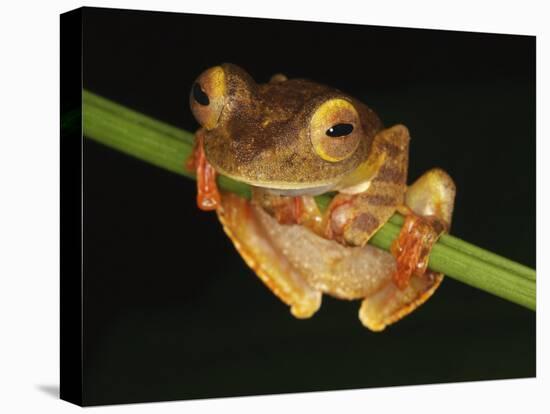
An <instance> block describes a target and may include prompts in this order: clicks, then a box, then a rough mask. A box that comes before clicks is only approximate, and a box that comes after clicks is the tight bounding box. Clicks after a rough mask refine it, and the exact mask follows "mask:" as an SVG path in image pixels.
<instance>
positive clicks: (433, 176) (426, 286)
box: [359, 169, 456, 331]
mask: <svg viewBox="0 0 550 414" xmlns="http://www.w3.org/2000/svg"><path fill="white" fill-rule="evenodd" d="M455 192H456V190H455V185H454V183H453V180H452V179H451V177H449V175H448V174H447V173H445V172H444V171H443V170H440V169H432V170H430V171H428V172H426V173H425V174H424V175H422V176H421V177H420V178H419V179H418V180H417V181H416V182H415V183H414V184H413V185H411V186H410V187H409V188H408V190H407V193H406V196H405V202H406V206H407V207H408V208H410V209H411V210H412V211H413V212H414V213H416V214H418V215H420V216H424V217H430V218H435V219H436V220H440V221H443V222H444V223H445V224H446V226H447V229H448V228H449V226H450V224H451V218H452V213H453V206H454V198H455ZM442 280H443V275H442V274H441V273H435V272H432V271H431V270H426V271H425V272H423V273H422V274H420V275H413V276H412V277H411V279H410V280H409V281H408V283H407V284H406V285H405V286H402V287H398V286H397V285H396V284H395V283H388V284H387V285H386V286H385V287H384V288H383V289H381V290H380V291H378V292H377V293H376V294H375V295H373V296H371V297H369V298H368V299H365V300H363V303H362V305H361V308H360V310H359V318H360V319H361V322H362V323H363V324H364V325H365V326H367V327H368V328H369V329H372V330H377V331H379V330H382V329H384V328H385V327H386V326H387V325H389V324H391V323H393V322H396V321H397V320H399V319H401V318H402V317H404V316H405V315H407V314H409V313H410V312H412V311H413V310H414V309H415V308H417V307H418V306H420V305H421V304H422V303H424V302H425V301H426V300H427V299H428V298H429V297H430V296H431V295H432V294H433V293H434V292H435V290H436V289H437V287H438V286H439V285H440V284H441V281H442Z"/></svg>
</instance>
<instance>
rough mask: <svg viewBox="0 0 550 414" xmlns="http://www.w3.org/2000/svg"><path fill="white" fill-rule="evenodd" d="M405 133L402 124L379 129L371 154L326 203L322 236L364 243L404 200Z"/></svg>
mask: <svg viewBox="0 0 550 414" xmlns="http://www.w3.org/2000/svg"><path fill="white" fill-rule="evenodd" d="M409 140H410V137H409V132H408V130H407V128H406V127H404V126H403V125H396V126H394V127H391V128H388V129H385V130H382V131H381V132H379V133H378V134H377V135H376V136H375V138H374V141H373V144H372V148H371V155H370V156H369V160H368V162H367V163H366V164H365V165H362V166H360V168H359V169H358V171H357V172H356V174H357V175H358V176H359V178H361V176H363V177H362V178H363V179H362V180H361V179H359V180H358V178H357V177H352V183H351V185H348V186H344V187H343V188H341V189H340V193H339V194H338V195H336V196H335V197H334V198H333V200H332V202H331V203H330V205H329V207H328V210H327V212H326V213H325V215H326V217H325V220H324V221H325V223H326V229H325V233H326V234H325V236H326V237H327V238H329V239H334V240H337V241H339V242H340V243H343V244H348V245H351V246H364V245H365V244H366V243H367V241H368V240H369V239H370V238H371V237H372V235H373V234H374V233H376V232H377V231H378V229H380V227H382V226H383V225H384V223H386V222H387V221H388V220H389V219H390V217H391V216H392V215H393V214H394V212H395V210H396V209H397V207H398V206H400V205H402V204H403V202H404V196H405V191H406V189H407V186H406V181H407V166H408V152H409Z"/></svg>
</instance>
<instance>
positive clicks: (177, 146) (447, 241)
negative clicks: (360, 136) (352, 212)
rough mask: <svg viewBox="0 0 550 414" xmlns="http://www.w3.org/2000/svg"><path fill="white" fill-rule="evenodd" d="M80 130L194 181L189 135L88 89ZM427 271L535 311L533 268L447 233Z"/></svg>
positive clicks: (395, 227) (228, 182) (228, 185)
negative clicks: (190, 161) (186, 164)
mask: <svg viewBox="0 0 550 414" xmlns="http://www.w3.org/2000/svg"><path fill="white" fill-rule="evenodd" d="M62 123H63V120H62ZM83 130H84V135H85V136H86V137H87V138H90V139H93V140H94V141H97V142H100V143H102V144H104V145H107V146H109V147H111V148H114V149H116V150H118V151H121V152H124V153H126V154H128V155H131V156H133V157H136V158H139V159H141V160H143V161H146V162H149V163H151V164H154V165H156V166H158V167H160V168H164V169H166V170H169V171H172V172H174V173H176V174H180V175H183V176H186V177H189V178H195V175H194V173H193V172H190V171H188V170H187V169H186V168H185V167H184V166H185V162H186V160H187V158H188V157H189V155H190V154H191V151H192V148H193V142H194V138H193V134H192V133H190V132H187V131H184V130H181V129H179V128H176V127H174V126H172V125H169V124H166V123H164V122H160V121H158V120H156V119H153V118H151V117H148V116H146V115H143V114H141V113H139V112H136V111H133V110H131V109H128V108H125V107H124V106H122V105H119V104H117V103H115V102H112V101H110V100H108V99H105V98H102V97H100V96H98V95H95V94H93V93H91V92H89V91H84V92H83ZM218 184H219V185H220V187H221V188H222V189H224V190H226V191H231V192H234V193H236V194H238V195H241V196H243V197H247V198H249V197H250V187H249V186H248V185H246V184H244V183H240V182H237V181H234V180H232V179H229V178H227V177H224V176H220V177H219V178H218ZM330 199H331V197H330V196H329V195H323V196H319V197H316V201H317V203H318V205H319V206H320V207H321V208H325V207H326V206H327V205H328V203H329V202H330ZM402 223H403V217H402V216H400V215H399V214H396V215H394V217H392V219H391V220H390V221H389V222H388V223H386V224H385V225H384V226H383V227H382V228H381V229H380V230H379V231H378V232H377V233H376V234H375V235H374V236H373V237H372V238H371V240H370V241H369V243H371V244H373V245H375V246H377V247H379V248H382V249H385V250H388V249H389V247H390V245H391V243H392V241H393V240H394V239H395V238H396V237H397V236H398V234H399V231H400V228H401V225H402ZM429 267H430V269H432V270H434V271H437V272H442V273H445V274H446V275H448V276H450V277H452V278H454V279H456V280H458V281H461V282H463V283H466V284H468V285H470V286H473V287H476V288H478V289H481V290H484V291H486V292H489V293H492V294H494V295H496V296H499V297H502V298H504V299H506V300H509V301H511V302H514V303H517V304H520V305H522V306H525V307H527V308H529V309H532V310H535V308H536V284H535V281H536V274H535V271H534V270H533V269H531V268H529V267H527V266H524V265H521V264H519V263H516V262H514V261H512V260H509V259H507V258H504V257H502V256H499V255H496V254H494V253H492V252H489V251H487V250H484V249H481V248H479V247H477V246H474V245H472V244H470V243H467V242H465V241H463V240H460V239H458V238H456V237H453V236H451V235H448V234H447V235H443V236H442V237H441V238H440V240H439V241H438V243H437V244H436V245H435V246H434V247H433V249H432V252H431V254H430V261H429Z"/></svg>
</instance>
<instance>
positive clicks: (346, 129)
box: [327, 124, 353, 138]
mask: <svg viewBox="0 0 550 414" xmlns="http://www.w3.org/2000/svg"><path fill="white" fill-rule="evenodd" d="M351 131H353V125H352V124H337V125H334V126H332V127H330V128H329V129H327V135H328V136H329V137H334V138H336V137H343V136H346V135H349V134H351Z"/></svg>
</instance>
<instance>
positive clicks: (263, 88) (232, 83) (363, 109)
mask: <svg viewBox="0 0 550 414" xmlns="http://www.w3.org/2000/svg"><path fill="white" fill-rule="evenodd" d="M222 68H223V70H224V72H225V76H226V82H227V98H226V102H225V106H224V109H223V111H222V112H221V115H220V118H219V121H218V124H217V126H216V127H215V128H213V129H211V130H209V131H207V132H206V133H205V140H204V150H205V153H206V158H207V159H208V161H209V162H210V163H211V164H212V166H213V167H214V168H215V169H216V170H217V171H219V172H220V173H221V174H224V175H227V176H229V177H232V178H234V179H237V180H239V181H244V182H247V183H249V184H251V185H255V186H259V187H270V188H283V189H296V188H299V189H302V188H312V187H324V186H327V185H328V186H333V185H335V184H336V183H337V182H338V181H339V180H340V179H342V178H343V177H345V176H346V175H348V174H349V173H351V172H352V171H353V170H355V169H356V168H357V166H358V165H359V164H360V163H361V162H363V161H364V160H365V159H366V157H367V154H368V153H369V150H370V147H371V145H372V140H373V138H374V136H375V135H376V133H377V132H378V131H380V129H381V128H382V123H381V121H380V119H379V118H378V116H377V115H376V114H375V113H374V112H373V111H372V110H371V109H370V108H368V107H367V106H366V105H364V104H362V103H360V102H358V101H357V100H355V99H353V98H351V97H349V96H347V95H345V94H343V93H342V92H340V91H338V90H336V89H333V88H329V87H327V86H323V85H319V84H317V83H314V82H311V81H308V80H305V79H291V80H286V81H275V82H270V83H267V84H257V83H256V82H254V80H253V79H252V78H251V77H250V76H249V75H248V74H247V73H246V72H244V71H243V70H242V69H240V68H239V67H238V66H235V65H232V64H224V65H222ZM330 98H343V99H346V100H349V101H350V102H352V103H353V105H354V106H355V108H356V109H357V111H358V112H359V114H360V120H361V125H360V127H361V129H362V133H363V137H364V139H363V140H361V143H360V146H359V148H357V150H356V151H355V153H354V154H353V155H352V156H351V157H349V158H348V159H346V160H344V161H342V162H339V163H331V162H327V161H325V160H323V159H321V158H320V157H319V156H318V155H317V154H316V153H315V152H314V151H313V149H312V147H311V143H310V139H309V135H308V127H309V119H310V118H311V115H312V112H313V111H314V110H315V109H316V108H317V107H318V106H319V104H320V103H322V102H325V101H326V100H328V99H330ZM325 191H326V190H325V189H323V190H322V191H320V193H322V192H325Z"/></svg>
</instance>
